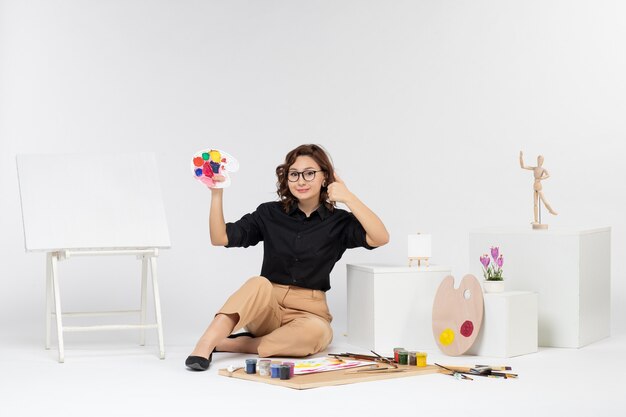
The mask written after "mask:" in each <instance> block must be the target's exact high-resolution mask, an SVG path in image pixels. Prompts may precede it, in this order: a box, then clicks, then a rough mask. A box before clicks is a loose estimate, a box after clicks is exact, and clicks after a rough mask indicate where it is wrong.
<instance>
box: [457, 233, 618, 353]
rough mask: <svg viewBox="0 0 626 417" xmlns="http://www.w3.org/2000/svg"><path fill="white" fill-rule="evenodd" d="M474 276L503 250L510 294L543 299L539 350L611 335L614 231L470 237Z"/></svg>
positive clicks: (581, 344)
mask: <svg viewBox="0 0 626 417" xmlns="http://www.w3.org/2000/svg"><path fill="white" fill-rule="evenodd" d="M469 240H470V271H471V273H473V274H475V275H476V276H482V270H481V264H480V260H479V259H480V256H481V255H482V254H484V253H489V249H490V247H491V246H499V247H500V253H502V254H503V256H504V266H503V270H504V274H503V276H504V285H505V289H506V290H507V291H513V290H521V291H533V292H536V293H538V294H539V346H553V347H571V348H578V347H581V346H585V345H588V344H589V343H592V342H595V341H597V340H600V339H602V338H605V337H608V336H609V335H610V314H611V228H610V227H604V228H598V229H589V230H574V229H570V230H558V229H557V230H551V229H548V230H532V229H530V226H528V230H504V229H502V230H499V229H493V230H481V231H475V232H471V233H470V237H469Z"/></svg>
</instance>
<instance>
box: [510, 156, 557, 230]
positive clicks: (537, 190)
mask: <svg viewBox="0 0 626 417" xmlns="http://www.w3.org/2000/svg"><path fill="white" fill-rule="evenodd" d="M519 165H520V167H522V169H527V170H529V171H533V175H534V176H535V182H534V184H533V190H534V214H535V218H534V221H533V222H532V223H531V224H532V226H533V229H547V228H548V225H547V224H541V210H540V205H541V203H543V204H544V205H545V206H546V208H547V209H548V212H550V214H553V215H555V216H556V215H557V214H558V213H557V212H556V211H554V210H552V207H550V204H549V203H548V202H547V201H546V199H545V197H544V196H543V191H542V187H541V181H542V180H545V179H548V178H550V174H549V173H548V170H546V169H545V168H544V167H543V156H541V155H539V156H538V157H537V166H536V167H529V166H526V165H524V154H523V152H522V151H520V153H519Z"/></svg>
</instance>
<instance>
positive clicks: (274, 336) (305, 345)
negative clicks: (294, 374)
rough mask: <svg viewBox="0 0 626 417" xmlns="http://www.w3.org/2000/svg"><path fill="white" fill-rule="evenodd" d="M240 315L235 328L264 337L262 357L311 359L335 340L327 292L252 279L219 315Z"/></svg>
mask: <svg viewBox="0 0 626 417" xmlns="http://www.w3.org/2000/svg"><path fill="white" fill-rule="evenodd" d="M220 313H221V314H238V315H239V322H238V323H237V324H236V325H235V329H240V328H242V327H244V326H245V327H246V328H247V329H248V330H249V331H250V332H251V333H252V334H254V335H255V337H260V338H261V343H260V345H259V356H261V357H269V356H298V357H302V356H308V355H312V354H314V353H317V352H320V351H322V350H324V349H326V347H327V346H328V345H329V344H330V342H331V340H332V339H333V330H332V328H331V327H330V322H331V321H332V319H333V317H332V316H331V315H330V312H329V311H328V305H327V304H326V293H325V292H324V291H319V290H311V289H307V288H302V287H295V286H291V285H280V284H274V283H272V282H270V281H269V280H268V279H267V278H264V277H252V278H250V279H249V280H248V281H246V282H245V284H243V285H242V286H241V288H239V289H238V290H237V291H236V292H235V293H234V294H233V295H231V296H230V298H228V300H227V301H226V303H225V304H224V306H223V307H222V308H221V309H220V310H219V312H218V313H217V314H220Z"/></svg>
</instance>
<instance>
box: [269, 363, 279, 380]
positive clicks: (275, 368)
mask: <svg viewBox="0 0 626 417" xmlns="http://www.w3.org/2000/svg"><path fill="white" fill-rule="evenodd" d="M270 371H271V375H272V378H280V364H278V363H273V364H271V365H270Z"/></svg>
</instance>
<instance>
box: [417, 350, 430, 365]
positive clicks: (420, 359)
mask: <svg viewBox="0 0 626 417" xmlns="http://www.w3.org/2000/svg"><path fill="white" fill-rule="evenodd" d="M426 356H427V355H426V352H417V353H416V354H415V359H416V362H417V366H419V367H422V368H423V367H425V366H426Z"/></svg>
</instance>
